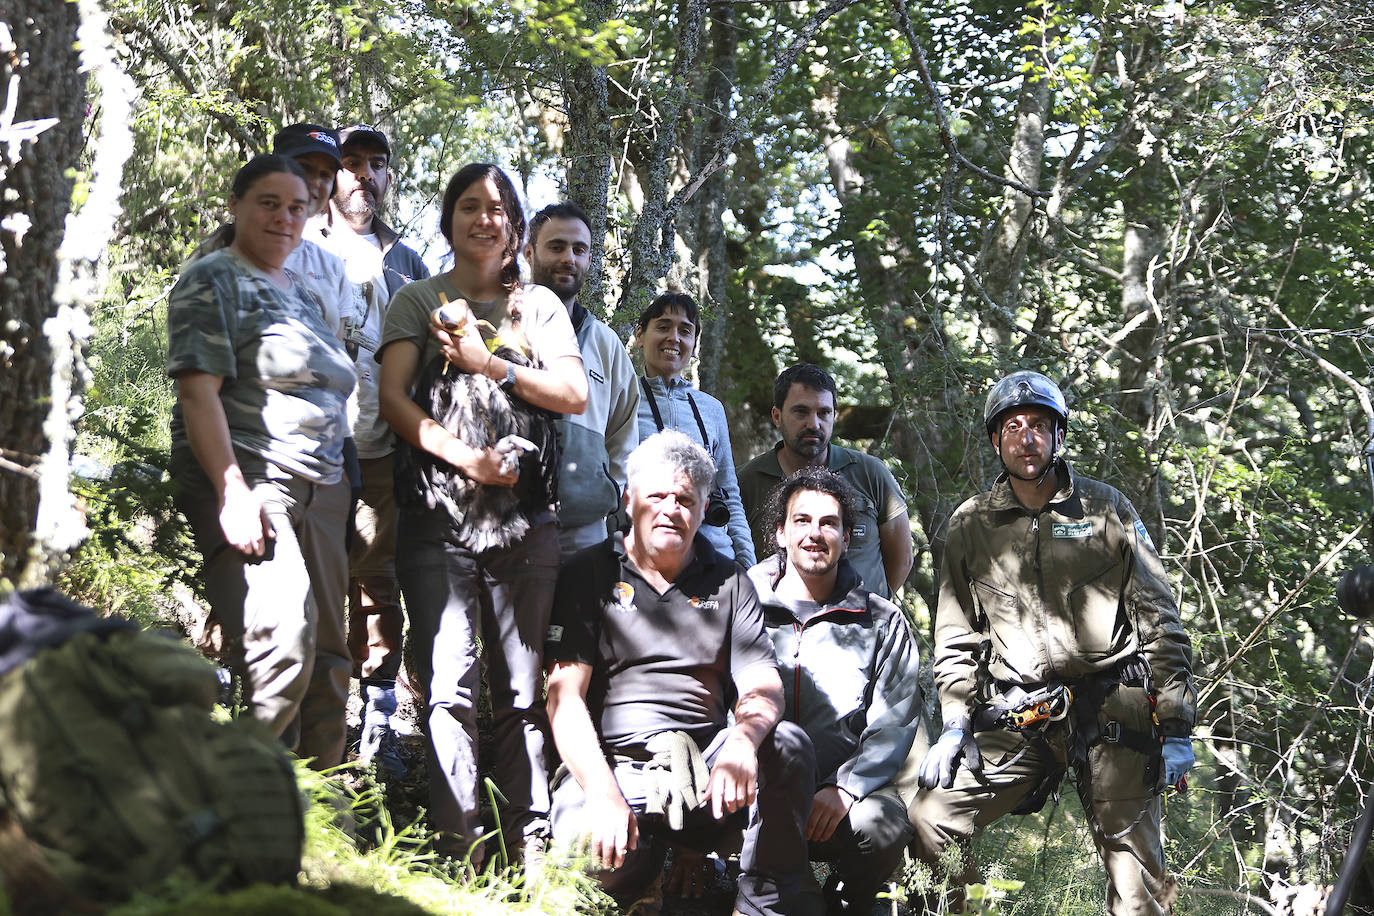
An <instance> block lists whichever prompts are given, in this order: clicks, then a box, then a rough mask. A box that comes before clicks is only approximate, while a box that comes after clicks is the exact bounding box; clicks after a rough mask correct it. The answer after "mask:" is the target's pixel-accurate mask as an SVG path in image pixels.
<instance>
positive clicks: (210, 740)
mask: <svg viewBox="0 0 1374 916" xmlns="http://www.w3.org/2000/svg"><path fill="white" fill-rule="evenodd" d="M48 594H49V595H52V594H53V593H48ZM37 595H39V593H24V594H23V595H22V596H16V598H21V597H22V598H30V597H34V596H37ZM61 600H63V601H65V599H61ZM78 629H84V631H82V632H75V634H74V635H65V634H64V636H63V637H62V639H63V641H62V642H60V644H58V645H56V646H54V647H52V648H44V649H41V650H40V651H37V652H36V654H33V655H32V656H31V657H29V658H28V660H27V661H23V662H22V663H21V664H18V665H17V666H15V667H13V668H11V670H9V671H8V672H7V673H5V674H4V675H3V676H0V813H3V814H6V815H8V816H9V817H10V818H11V819H12V820H13V821H15V822H17V823H18V825H19V826H20V828H22V830H23V832H24V834H25V836H26V837H27V838H28V839H29V840H30V841H32V842H33V843H36V844H37V845H38V846H39V847H40V848H41V849H42V851H43V854H44V856H45V858H46V860H47V863H48V865H49V866H50V867H51V868H52V870H53V872H54V873H55V874H56V876H57V877H58V878H59V879H60V880H61V881H62V882H63V883H64V884H65V885H66V886H67V887H68V888H70V889H71V890H73V891H75V892H77V893H79V894H81V895H83V896H85V897H88V898H92V899H96V900H120V899H124V898H126V897H128V896H130V895H131V894H132V893H133V892H134V891H136V890H139V889H150V888H152V887H154V886H155V885H156V884H157V883H158V882H159V881H160V880H161V879H163V878H164V877H166V876H168V875H170V874H171V873H173V872H175V871H177V870H178V869H182V868H185V869H188V870H189V871H190V873H191V874H192V875H194V876H195V877H196V878H197V879H199V880H206V881H220V882H222V883H224V884H231V885H232V884H246V883H252V882H258V881H266V882H292V881H295V879H296V875H297V873H298V871H299V869H300V859H301V846H302V843H303V842H304V833H305V830H304V821H303V815H302V802H301V795H300V790H299V789H298V787H297V785H296V777H295V772H294V770H293V769H292V766H291V763H290V761H289V760H288V758H287V756H286V753H285V752H284V751H283V749H282V748H281V746H280V744H279V743H278V742H276V741H275V740H274V739H273V738H272V737H271V736H270V735H269V734H267V733H266V731H265V729H263V728H262V727H261V726H260V725H258V723H256V722H253V721H252V720H251V719H248V718H247V717H243V718H240V719H238V720H235V721H231V722H216V721H214V719H213V718H212V716H211V713H212V709H213V707H214V704H215V700H216V698H217V696H218V694H219V681H218V678H217V677H216V676H215V670H214V667H213V666H212V665H211V664H210V663H209V662H207V661H205V660H204V659H202V658H201V657H200V656H199V655H198V654H197V653H196V652H195V651H193V650H192V649H190V648H189V647H187V646H185V645H184V644H182V643H181V642H180V641H179V640H176V639H174V638H167V637H164V636H161V635H158V634H155V633H150V632H144V631H142V630H139V629H136V628H132V627H126V628H118V629H110V630H107V631H105V632H96V631H95V630H96V627H90V626H88V627H84V628H78Z"/></svg>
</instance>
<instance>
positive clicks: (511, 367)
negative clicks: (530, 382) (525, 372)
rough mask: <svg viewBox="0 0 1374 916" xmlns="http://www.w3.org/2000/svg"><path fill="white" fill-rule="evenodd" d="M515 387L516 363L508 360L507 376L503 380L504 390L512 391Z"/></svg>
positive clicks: (502, 387) (502, 388)
mask: <svg viewBox="0 0 1374 916" xmlns="http://www.w3.org/2000/svg"><path fill="white" fill-rule="evenodd" d="M514 387H515V363H513V362H511V361H510V360H506V378H505V380H504V381H502V382H501V390H502V391H510V390H511V389H512V388H514Z"/></svg>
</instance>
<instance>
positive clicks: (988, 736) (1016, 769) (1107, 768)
mask: <svg viewBox="0 0 1374 916" xmlns="http://www.w3.org/2000/svg"><path fill="white" fill-rule="evenodd" d="M1098 718H1099V721H1102V722H1106V721H1108V720H1114V721H1117V722H1120V723H1122V724H1123V725H1126V726H1128V727H1130V728H1133V729H1135V730H1137V731H1142V732H1145V733H1146V734H1148V733H1149V731H1150V727H1151V725H1150V701H1149V696H1148V694H1146V692H1145V690H1144V689H1142V688H1140V687H1125V686H1121V687H1117V688H1115V689H1114V690H1112V691H1111V692H1110V693H1108V694H1107V698H1106V701H1105V702H1104V704H1103V706H1102V710H1101V712H1100V713H1099V716H1098ZM976 737H977V740H978V747H979V749H980V750H981V751H982V752H983V771H982V773H981V774H980V775H978V776H975V775H973V774H971V773H969V771H968V770H966V769H964V768H963V767H960V769H959V771H958V774H957V775H956V776H955V779H954V785H953V786H952V787H951V788H948V789H941V788H935V789H922V790H920V791H919V792H918V793H917V795H916V798H915V799H914V800H913V801H912V803H911V806H910V808H909V812H908V813H909V814H910V817H911V823H912V826H913V827H914V828H915V830H916V835H915V839H914V840H913V842H912V852H913V853H914V854H916V856H917V857H918V858H920V859H922V860H923V861H925V862H927V863H930V864H931V865H934V864H935V863H936V862H937V861H938V859H939V856H940V852H941V851H942V850H943V849H944V848H945V847H946V846H948V845H949V844H951V843H963V842H966V841H967V840H968V839H969V838H971V837H974V836H976V835H978V834H979V833H981V832H982V830H983V828H984V827H986V826H987V825H988V824H990V823H992V822H993V821H995V820H997V819H998V818H1000V817H1001V816H1002V815H1004V814H1007V813H1008V812H1010V811H1011V810H1012V809H1013V808H1015V807H1016V806H1017V805H1018V804H1019V803H1020V802H1021V800H1022V799H1023V798H1025V797H1026V796H1027V795H1028V794H1030V792H1032V791H1033V790H1034V789H1035V787H1036V786H1037V785H1038V784H1039V782H1040V779H1041V776H1042V775H1043V774H1044V772H1045V769H1046V767H1047V766H1049V765H1050V761H1047V760H1044V759H1042V757H1041V753H1040V752H1039V751H1038V750H1037V749H1036V747H1035V745H1034V744H1032V743H1029V742H1027V741H1026V739H1025V738H1023V737H1022V736H1021V735H1019V734H1018V733H1016V732H1013V731H1008V730H1006V729H995V730H992V731H985V732H978V734H977V736H976ZM1047 737H1048V741H1049V746H1050V749H1051V752H1052V753H1053V754H1054V756H1055V757H1056V758H1057V759H1058V761H1059V762H1060V763H1061V764H1062V763H1064V761H1065V760H1066V759H1067V755H1068V750H1067V739H1068V731H1067V729H1066V728H1065V727H1063V726H1057V727H1055V728H1053V729H1051V730H1050V731H1049V732H1048V733H1047ZM1146 764H1147V760H1146V758H1145V755H1144V754H1141V753H1138V752H1136V751H1134V750H1131V749H1130V748H1128V747H1125V746H1123V745H1119V744H1112V743H1109V742H1102V743H1099V744H1096V745H1094V746H1093V747H1092V749H1091V750H1090V752H1089V758H1088V762H1087V765H1086V766H1084V767H1082V768H1081V769H1080V771H1079V772H1078V773H1077V774H1076V775H1077V783H1078V796H1079V798H1080V799H1081V800H1082V802H1083V809H1084V811H1086V812H1088V815H1089V822H1090V825H1091V828H1092V837H1093V843H1094V844H1095V845H1096V847H1097V852H1098V855H1100V856H1101V858H1102V864H1103V865H1104V866H1105V867H1106V870H1107V896H1106V902H1105V906H1104V910H1105V911H1106V912H1108V913H1111V914H1113V916H1127V914H1132V916H1139V914H1161V916H1162V914H1164V913H1165V912H1166V911H1167V910H1166V907H1165V906H1164V904H1162V903H1161V902H1160V900H1161V897H1162V896H1163V895H1164V893H1165V891H1166V883H1167V874H1166V872H1165V870H1164V847H1163V844H1162V843H1161V841H1160V830H1159V818H1160V802H1159V797H1158V796H1157V795H1154V794H1153V791H1152V790H1153V787H1152V786H1147V785H1145V781H1144V777H1145V768H1146ZM969 877H970V876H969V875H967V874H966V875H963V876H961V878H962V879H964V880H967V879H968V878H969Z"/></svg>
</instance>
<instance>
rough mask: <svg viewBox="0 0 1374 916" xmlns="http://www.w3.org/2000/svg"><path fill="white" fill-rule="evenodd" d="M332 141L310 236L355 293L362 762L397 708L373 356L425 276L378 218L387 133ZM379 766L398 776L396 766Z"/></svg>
mask: <svg viewBox="0 0 1374 916" xmlns="http://www.w3.org/2000/svg"><path fill="white" fill-rule="evenodd" d="M339 139H340V144H339V151H340V157H341V160H342V165H343V167H342V168H341V169H339V172H338V179H337V181H336V183H335V187H334V194H333V196H332V197H331V199H330V202H329V210H328V212H327V213H325V214H322V215H321V216H320V218H319V219H317V220H314V221H312V224H311V225H310V226H309V227H307V234H311V235H312V237H313V238H315V240H316V241H318V242H319V243H320V244H321V245H323V246H324V247H325V248H327V249H328V250H329V251H331V252H333V253H334V254H335V255H337V256H338V257H339V258H340V259H342V260H343V262H344V268H345V270H346V271H347V273H348V278H349V279H350V280H351V281H352V282H353V287H354V290H355V292H356V294H355V296H354V303H353V309H352V310H351V314H346V315H345V316H344V343H345V345H346V346H347V347H348V351H349V354H350V355H351V356H352V357H353V360H354V363H355V364H356V365H357V368H358V388H357V394H356V401H354V402H353V403H351V404H350V416H349V419H350V420H351V421H352V426H353V438H354V440H355V441H356V442H357V446H358V459H359V463H360V465H361V466H362V484H363V485H362V493H361V495H360V496H359V498H358V503H357V511H356V513H355V516H354V520H353V536H352V542H351V545H350V548H349V584H348V644H349V649H350V651H351V652H352V654H353V661H354V665H355V666H356V667H355V674H357V675H358V677H359V678H361V680H362V684H363V688H364V690H363V692H364V694H365V696H366V702H367V706H366V710H365V712H364V715H363V734H362V741H361V744H360V747H359V756H360V757H362V758H363V759H364V760H370V759H371V758H372V757H373V755H375V754H376V753H377V752H378V751H379V750H380V749H381V746H382V741H383V739H384V738H386V737H387V736H388V734H389V733H390V717H391V714H392V713H393V712H395V710H396V675H397V674H398V673H399V671H400V666H401V631H402V628H403V626H404V617H403V616H402V613H401V595H400V589H399V588H398V587H397V584H396V500H395V495H394V493H393V483H392V452H393V450H394V449H395V445H396V442H395V437H394V435H393V434H392V432H391V427H389V426H388V425H387V424H386V421H385V420H383V419H382V417H381V413H380V412H379V410H378V406H377V381H378V378H379V376H380V373H381V369H380V367H379V366H378V364H377V360H376V349H377V342H378V341H379V340H380V339H381V336H382V322H383V319H384V317H385V315H386V308H387V304H388V303H389V302H390V301H391V297H392V296H393V295H395V294H396V291H397V290H399V289H400V288H401V287H402V286H404V285H405V284H407V283H409V282H410V281H411V280H416V279H423V278H425V277H428V276H429V270H428V269H427V268H426V267H425V265H424V262H423V261H421V260H420V256H419V255H418V254H416V253H415V252H414V251H413V250H412V249H411V248H409V247H408V246H406V245H405V244H404V243H402V242H401V240H400V236H399V235H398V234H397V233H396V232H395V231H393V230H392V229H391V228H390V227H389V226H387V225H386V224H385V223H383V222H382V220H381V218H380V217H379V216H378V215H377V212H378V210H379V209H380V207H381V204H382V200H383V199H384V198H385V197H386V192H387V189H388V188H389V187H390V186H391V181H392V177H393V176H392V172H391V144H390V143H389V142H388V141H387V138H386V135H385V134H383V133H382V132H381V131H379V130H377V129H375V128H373V127H369V126H367V125H365V124H355V125H353V126H352V127H346V128H344V129H343V130H341V131H339ZM383 759H384V760H386V761H389V763H388V769H389V770H391V771H392V773H393V775H398V774H399V769H400V768H399V766H398V758H396V757H395V755H393V754H385V755H384V756H383Z"/></svg>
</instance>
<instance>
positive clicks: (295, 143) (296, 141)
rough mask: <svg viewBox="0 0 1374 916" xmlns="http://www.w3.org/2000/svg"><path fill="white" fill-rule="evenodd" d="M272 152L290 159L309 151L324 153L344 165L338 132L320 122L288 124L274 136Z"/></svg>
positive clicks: (341, 165)
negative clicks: (340, 155)
mask: <svg viewBox="0 0 1374 916" xmlns="http://www.w3.org/2000/svg"><path fill="white" fill-rule="evenodd" d="M272 152H274V153H276V154H277V155H278V156H286V157H287V158H288V159H295V158H296V157H297V156H304V155H306V154H307V153H324V154H325V155H326V156H328V157H329V158H331V159H333V160H334V161H335V162H337V163H338V164H339V167H340V168H342V167H343V162H342V160H341V159H340V157H339V134H338V132H337V131H335V130H332V129H330V128H328V127H322V126H320V125H319V124H288V125H287V126H286V127H283V128H282V129H281V130H279V131H277V135H276V136H275V137H273V138H272Z"/></svg>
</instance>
